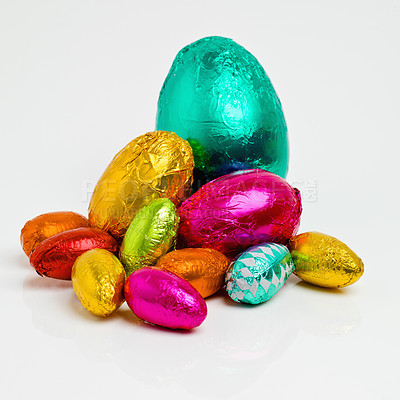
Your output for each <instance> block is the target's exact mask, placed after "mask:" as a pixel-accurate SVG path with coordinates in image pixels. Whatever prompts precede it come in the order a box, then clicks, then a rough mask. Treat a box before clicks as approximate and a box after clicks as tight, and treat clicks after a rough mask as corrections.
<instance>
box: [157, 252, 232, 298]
mask: <svg viewBox="0 0 400 400" xmlns="http://www.w3.org/2000/svg"><path fill="white" fill-rule="evenodd" d="M228 266H229V260H228V259H227V258H226V257H225V256H224V255H223V254H222V253H220V252H219V251H217V250H213V249H201V248H200V249H181V250H175V251H171V252H170V253H167V254H166V255H165V256H163V257H161V258H160V259H159V260H158V263H157V264H156V267H157V268H161V269H166V270H168V271H171V272H173V273H174V274H176V275H179V276H180V277H182V278H183V279H185V280H187V281H188V282H189V283H190V284H191V285H192V286H193V287H194V288H195V289H196V290H198V292H199V293H200V294H201V295H202V296H203V298H205V297H208V296H211V295H212V294H214V293H215V292H217V291H218V290H219V289H220V288H221V287H222V286H223V285H224V280H225V272H226V270H227V268H228Z"/></svg>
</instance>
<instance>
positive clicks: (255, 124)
mask: <svg viewBox="0 0 400 400" xmlns="http://www.w3.org/2000/svg"><path fill="white" fill-rule="evenodd" d="M157 129H163V130H168V131H173V132H176V133H177V134H178V135H179V136H180V137H182V138H184V139H186V140H187V141H188V142H189V143H190V145H191V146H192V148H193V154H194V160H195V172H194V176H195V182H194V185H193V186H194V190H197V189H199V187H200V186H201V185H202V184H204V183H205V182H208V181H210V180H212V179H215V178H217V177H219V176H221V175H225V174H228V173H230V172H233V171H237V170H243V169H253V168H262V169H266V170H268V171H271V172H273V173H275V174H277V175H279V176H281V177H283V178H284V177H286V174H287V170H288V139H287V128H286V123H285V118H284V115H283V111H282V106H281V103H280V101H279V98H278V96H277V94H276V93H275V90H274V88H273V86H272V84H271V81H270V80H269V78H268V76H267V74H266V73H265V71H264V68H263V67H262V66H261V65H260V63H259V62H258V61H257V59H256V58H255V57H254V56H253V55H252V54H250V53H249V52H248V51H247V50H246V49H244V48H243V47H242V46H240V45H238V44H237V43H235V42H234V41H233V40H231V39H227V38H223V37H218V36H213V37H206V38H203V39H200V40H198V41H196V42H194V43H192V44H190V45H188V46H186V47H185V48H183V49H182V50H181V51H180V52H179V53H178V54H177V56H176V58H175V60H174V62H173V64H172V66H171V69H170V71H169V73H168V76H167V78H166V79H165V82H164V85H163V87H162V89H161V92H160V97H159V100H158V112H157Z"/></svg>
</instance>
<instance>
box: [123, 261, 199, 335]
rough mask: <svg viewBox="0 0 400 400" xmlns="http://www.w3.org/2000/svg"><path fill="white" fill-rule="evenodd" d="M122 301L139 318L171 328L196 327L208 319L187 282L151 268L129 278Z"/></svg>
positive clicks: (197, 295)
mask: <svg viewBox="0 0 400 400" xmlns="http://www.w3.org/2000/svg"><path fill="white" fill-rule="evenodd" d="M125 300H126V302H127V304H128V306H129V307H130V309H131V310H132V311H133V312H134V314H135V315H136V316H138V317H139V318H141V319H143V320H144V321H147V322H150V323H152V324H156V325H160V326H164V327H166V328H171V329H191V328H195V327H196V326H199V325H200V324H201V323H202V322H203V321H204V319H205V318H206V316H207V305H206V302H205V301H204V299H203V298H202V297H201V295H200V293H199V292H198V291H197V290H196V289H195V288H194V287H193V286H192V285H191V284H190V283H189V282H187V281H185V280H184V279H182V278H180V277H179V276H177V275H175V274H173V273H172V272H169V271H164V270H161V269H158V268H154V267H146V268H142V269H140V270H137V271H135V272H133V273H132V274H131V275H130V276H129V278H128V279H127V280H126V282H125Z"/></svg>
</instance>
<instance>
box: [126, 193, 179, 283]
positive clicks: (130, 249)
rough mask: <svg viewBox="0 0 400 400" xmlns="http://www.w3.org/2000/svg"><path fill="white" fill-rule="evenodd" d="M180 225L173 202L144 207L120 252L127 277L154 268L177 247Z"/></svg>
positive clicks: (161, 202)
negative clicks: (168, 252)
mask: <svg viewBox="0 0 400 400" xmlns="http://www.w3.org/2000/svg"><path fill="white" fill-rule="evenodd" d="M178 225H179V216H178V212H177V210H176V208H175V206H174V204H173V203H172V201H170V200H168V199H157V200H153V201H152V202H150V203H149V204H148V205H147V206H145V207H143V208H142V209H141V210H140V211H139V212H138V213H137V214H136V216H135V218H133V220H132V222H131V224H130V225H129V228H128V230H127V231H126V234H125V236H124V240H123V241H122V245H121V249H120V260H121V262H122V264H123V265H124V267H125V271H126V274H127V276H129V275H130V274H131V273H132V272H133V271H135V270H137V269H139V268H142V267H145V266H150V265H154V264H155V263H156V262H157V260H158V259H159V258H160V257H161V256H163V255H164V254H165V253H166V252H167V251H168V250H169V249H170V248H171V247H173V246H175V241H176V235H177V232H178Z"/></svg>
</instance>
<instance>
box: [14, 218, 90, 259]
mask: <svg viewBox="0 0 400 400" xmlns="http://www.w3.org/2000/svg"><path fill="white" fill-rule="evenodd" d="M85 226H86V227H88V226H89V221H88V220H87V219H86V218H85V217H84V216H83V215H80V214H77V213H74V212H72V211H57V212H49V213H46V214H42V215H39V216H37V217H35V218H33V219H31V220H30V221H28V222H27V223H26V224H25V225H24V227H23V228H22V230H21V246H22V249H23V250H24V252H25V254H26V255H27V256H28V257H29V256H30V255H31V253H32V251H33V250H34V249H35V247H36V246H37V245H38V244H39V243H40V242H42V241H43V240H45V239H48V238H49V237H51V236H54V235H56V234H57V233H60V232H64V231H68V230H70V229H75V228H81V227H85Z"/></svg>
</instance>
